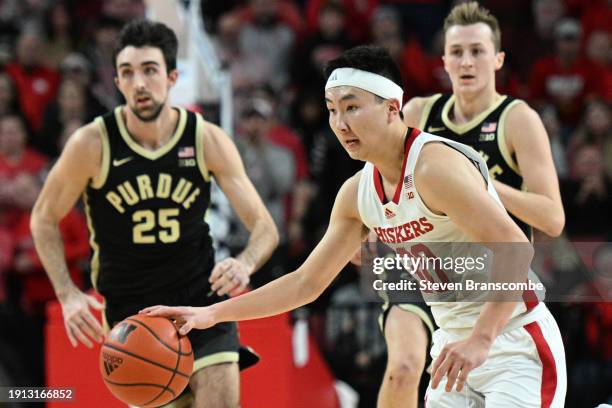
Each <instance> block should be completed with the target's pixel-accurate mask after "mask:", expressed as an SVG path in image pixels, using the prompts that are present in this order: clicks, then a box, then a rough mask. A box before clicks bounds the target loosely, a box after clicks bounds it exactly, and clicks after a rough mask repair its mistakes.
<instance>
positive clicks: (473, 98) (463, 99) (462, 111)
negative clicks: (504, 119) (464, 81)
mask: <svg viewBox="0 0 612 408" xmlns="http://www.w3.org/2000/svg"><path fill="white" fill-rule="evenodd" d="M454 95H455V103H454V104H453V109H452V121H453V122H454V123H456V124H458V125H461V124H463V123H467V122H469V121H470V120H472V119H474V118H475V117H476V116H478V115H479V114H481V113H482V112H484V111H485V110H487V109H488V108H489V107H490V106H491V105H493V104H494V103H495V101H497V99H498V98H499V97H500V95H499V94H498V93H497V92H496V91H495V88H494V87H493V88H491V89H488V88H487V89H484V90H482V91H481V92H479V93H469V94H467V93H465V94H462V93H455V94H454Z"/></svg>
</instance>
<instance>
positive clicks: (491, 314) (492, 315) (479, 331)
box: [471, 302, 518, 343]
mask: <svg viewBox="0 0 612 408" xmlns="http://www.w3.org/2000/svg"><path fill="white" fill-rule="evenodd" d="M517 305H518V302H485V304H484V305H483V307H482V310H481V311H480V315H479V316H478V320H477V321H476V324H475V325H474V329H473V330H472V334H471V335H472V337H480V338H481V339H484V340H486V341H487V342H490V343H493V341H495V338H496V337H497V336H498V335H499V334H500V333H501V332H502V330H503V329H504V327H505V326H506V324H508V321H509V320H510V317H511V316H512V313H513V312H514V309H515V308H516V306H517Z"/></svg>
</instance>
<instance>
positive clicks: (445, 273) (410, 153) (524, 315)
mask: <svg viewBox="0 0 612 408" xmlns="http://www.w3.org/2000/svg"><path fill="white" fill-rule="evenodd" d="M430 142H438V143H444V144H446V145H447V146H449V147H451V148H453V149H455V150H457V151H459V152H460V153H462V154H463V155H464V156H465V157H466V158H467V159H468V160H469V161H470V162H471V163H473V164H474V166H475V167H476V168H477V169H478V171H479V172H480V174H481V175H482V177H483V179H484V180H485V182H486V184H487V191H488V193H489V195H490V196H491V198H492V199H493V200H495V202H497V203H498V204H499V205H500V206H502V203H501V201H500V199H499V196H498V195H497V193H496V192H495V189H494V188H493V185H492V183H491V182H490V179H489V173H488V170H487V165H486V163H485V162H484V160H483V159H482V157H481V156H480V155H479V154H478V153H477V152H476V151H475V150H473V149H472V148H471V147H469V146H466V145H464V144H461V143H458V142H454V141H451V140H448V139H445V138H442V137H438V136H434V135H431V134H429V133H425V132H421V131H420V130H418V129H409V130H408V134H407V138H406V143H405V152H404V163H403V166H402V177H401V179H400V181H399V183H398V185H397V187H396V190H395V194H394V196H393V197H392V199H391V200H388V199H387V198H386V196H385V193H384V190H383V185H382V177H381V174H380V173H379V171H378V169H377V168H376V167H375V166H374V165H373V164H371V163H366V164H365V166H364V168H363V170H362V172H361V178H360V180H359V189H358V207H359V213H360V216H361V219H362V222H363V223H364V225H366V226H367V227H368V228H369V229H370V230H371V231H374V232H375V233H376V235H377V237H378V240H380V241H382V242H383V243H384V244H386V245H387V246H389V247H390V248H392V249H393V250H394V251H395V252H396V253H397V254H399V255H408V256H410V257H419V256H425V257H428V258H435V257H438V258H441V259H449V258H455V259H456V258H457V257H458V256H462V257H464V259H465V257H466V256H468V257H469V256H472V257H476V256H478V254H477V253H474V252H475V251H480V252H482V249H478V250H477V249H476V248H477V247H478V248H483V246H479V245H474V244H472V245H469V244H466V245H463V244H462V243H470V242H473V240H472V239H471V238H470V237H469V236H468V235H467V234H466V233H465V232H463V231H462V230H461V229H460V228H459V227H458V226H457V225H456V224H455V223H453V221H451V219H450V218H449V217H448V216H446V215H439V214H435V213H433V212H432V211H431V210H430V209H429V208H427V206H426V205H425V203H424V202H423V201H422V199H421V197H420V195H419V192H418V191H417V189H416V186H415V183H414V179H413V174H414V168H415V166H416V163H417V161H418V158H419V154H420V152H421V149H422V148H423V146H424V145H425V144H426V143H430ZM466 194H467V192H466ZM502 207H503V206H502ZM428 243H429V245H428ZM485 249H486V248H485ZM481 255H482V253H481ZM485 256H486V255H485ZM412 272H414V275H413V276H414V277H415V278H416V279H417V281H419V287H420V288H421V291H422V293H423V298H424V299H425V301H426V302H427V304H428V305H429V306H430V307H431V311H432V313H433V316H434V318H435V320H436V323H437V324H438V326H440V327H441V328H442V329H445V330H449V329H450V330H453V329H469V328H472V327H474V324H475V322H476V320H477V318H478V316H479V314H480V309H481V308H482V305H483V302H482V301H481V299H482V300H484V299H485V298H486V293H485V292H483V294H484V296H483V297H482V298H477V301H473V300H474V299H475V298H474V297H472V296H470V297H463V298H462V296H465V293H466V292H465V291H455V290H445V289H442V290H438V291H437V290H423V285H421V283H422V281H423V280H427V281H432V282H439V283H448V282H455V283H456V282H459V283H461V284H462V285H464V284H465V283H466V281H467V280H468V279H469V280H471V281H472V282H474V281H480V282H482V281H483V278H484V277H483V276H482V275H481V276H478V274H470V273H455V271H454V270H448V269H446V267H445V268H434V269H432V270H414V271H411V273H412ZM529 278H530V279H531V280H534V278H535V280H536V281H537V278H536V277H535V275H534V274H533V272H531V271H530V274H529ZM447 287H448V286H447ZM461 287H465V286H461ZM434 292H435V293H434ZM472 295H473V292H472ZM523 298H524V299H529V301H525V302H524V303H520V304H519V305H518V306H517V308H516V309H515V311H514V313H513V315H512V319H511V321H510V322H509V323H508V326H507V329H510V328H512V327H516V326H517V325H524V324H526V323H528V322H529V321H533V320H534V319H535V313H529V311H530V310H531V309H533V308H534V307H535V306H536V305H537V303H538V301H537V298H536V297H535V294H534V293H530V294H529V296H525V295H524V296H523ZM468 299H469V300H468ZM538 309H539V308H538Z"/></svg>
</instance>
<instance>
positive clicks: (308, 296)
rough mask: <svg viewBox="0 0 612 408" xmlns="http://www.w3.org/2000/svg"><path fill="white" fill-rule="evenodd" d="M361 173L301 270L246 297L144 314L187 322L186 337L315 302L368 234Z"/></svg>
mask: <svg viewBox="0 0 612 408" xmlns="http://www.w3.org/2000/svg"><path fill="white" fill-rule="evenodd" d="M359 175H360V173H357V174H356V175H355V176H353V177H352V178H350V179H349V180H347V181H346V182H345V183H344V185H343V186H342V188H341V189H340V191H339V193H338V195H337V196H336V201H335V203H334V208H333V210H332V214H331V219H330V222H329V226H328V228H327V231H326V233H325V235H324V236H323V238H322V240H321V242H319V244H318V245H317V247H316V248H315V249H314V250H313V252H312V253H311V254H310V256H309V257H308V259H306V261H305V262H304V264H302V266H300V267H299V268H298V269H297V270H296V271H294V272H291V273H289V274H287V275H285V276H283V277H281V278H278V279H276V280H274V281H272V282H270V283H268V284H267V285H265V286H263V287H261V288H259V289H257V290H254V291H253V292H250V293H247V294H245V295H242V296H238V297H235V298H232V299H230V300H226V301H223V302H220V303H215V304H214V305H212V306H209V307H200V308H198V307H184V306H181V307H167V306H152V307H149V308H146V309H144V310H143V311H142V313H146V314H149V315H151V316H167V317H173V318H175V319H177V321H179V322H182V323H183V324H182V326H181V329H180V331H181V334H185V333H187V332H188V331H189V330H191V329H193V328H196V329H205V328H207V327H210V326H213V325H215V324H217V323H221V322H226V321H240V320H250V319H257V318H261V317H266V316H272V315H275V314H278V313H282V312H286V311H289V310H292V309H295V308H297V307H300V306H302V305H305V304H307V303H310V302H312V301H314V300H315V299H316V298H317V297H319V295H320V294H321V293H322V292H323V290H324V289H325V288H326V287H327V286H329V284H330V283H331V282H332V280H333V279H334V278H335V277H336V275H338V273H339V272H340V271H341V270H342V268H343V267H344V266H345V265H346V264H347V263H348V261H349V260H350V259H351V257H352V256H353V254H354V253H355V248H357V247H358V246H359V244H360V242H361V240H362V239H363V237H364V236H365V233H366V229H365V228H364V226H363V224H362V222H361V219H360V217H359V211H358V209H357V186H358V183H359Z"/></svg>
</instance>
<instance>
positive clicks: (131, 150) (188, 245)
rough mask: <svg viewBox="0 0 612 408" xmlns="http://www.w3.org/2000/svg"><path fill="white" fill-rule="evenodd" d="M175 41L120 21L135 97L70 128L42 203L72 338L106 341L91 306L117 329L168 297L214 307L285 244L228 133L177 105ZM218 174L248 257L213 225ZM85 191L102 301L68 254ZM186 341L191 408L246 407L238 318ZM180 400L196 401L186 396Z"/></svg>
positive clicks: (39, 244)
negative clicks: (221, 248) (70, 265)
mask: <svg viewBox="0 0 612 408" xmlns="http://www.w3.org/2000/svg"><path fill="white" fill-rule="evenodd" d="M177 46H178V44H177V39H176V35H175V34H174V32H173V31H172V30H170V29H169V28H168V27H166V26H165V25H163V24H160V23H154V22H151V21H148V20H139V21H134V22H131V23H129V24H127V25H126V26H125V27H124V28H123V29H122V31H121V33H120V35H119V39H118V42H117V46H116V49H115V53H114V65H115V68H116V78H115V82H116V85H117V87H118V88H119V90H120V91H121V93H122V94H123V97H124V98H125V100H126V104H125V105H123V106H118V107H117V108H116V109H115V110H114V111H112V112H110V113H108V114H106V115H104V116H102V117H98V118H96V119H95V120H94V121H93V122H92V123H90V124H88V125H85V126H83V127H82V128H80V129H78V130H77V131H76V132H75V134H74V135H72V137H71V138H70V140H69V141H68V143H67V145H66V147H65V149H64V151H63V152H62V155H61V157H60V159H59V160H58V162H57V164H56V165H55V166H54V168H53V169H52V171H51V173H50V174H49V177H48V179H47V180H46V183H45V185H44V187H43V190H42V192H41V194H40V196H39V198H38V201H37V202H36V205H35V207H34V209H33V214H32V221H31V229H32V234H33V237H34V242H35V245H36V249H37V250H38V253H39V255H40V258H41V260H42V262H43V265H44V267H45V269H46V271H47V273H48V275H49V278H50V280H51V282H52V284H53V287H54V289H55V292H56V294H57V297H58V299H59V301H60V303H61V306H62V312H63V315H64V325H65V329H66V333H67V335H68V338H69V340H70V342H71V343H72V345H73V346H76V345H77V344H78V342H81V343H83V344H84V345H85V346H87V347H92V340H94V341H98V342H100V341H101V340H102V338H103V334H104V331H103V328H102V325H101V324H100V323H99V322H98V321H97V320H96V319H95V318H94V316H93V315H92V312H91V310H90V308H94V309H104V311H103V320H104V323H107V324H108V325H110V326H112V325H114V324H115V323H117V322H119V321H121V320H123V319H125V318H126V317H128V316H130V315H133V314H135V313H137V312H138V311H139V310H140V309H142V308H143V307H145V306H149V305H154V304H157V303H160V302H164V303H166V302H167V303H170V304H184V303H185V302H187V303H189V304H191V305H193V306H205V305H210V304H213V303H215V302H218V301H220V300H221V299H223V298H224V297H226V296H225V295H227V294H228V293H230V292H233V291H239V290H241V289H243V288H245V287H246V286H247V285H248V283H249V277H250V275H251V274H252V273H253V272H254V271H255V270H256V269H257V268H258V267H260V266H261V265H262V264H263V263H264V262H265V261H266V259H267V258H268V257H269V256H270V254H271V253H272V251H273V249H274V248H275V247H276V245H277V243H278V233H277V230H276V227H275V225H274V222H273V221H272V218H271V216H270V214H269V213H268V211H267V210H266V208H265V207H264V205H263V203H262V201H261V199H260V197H259V196H258V195H257V192H256V191H255V189H254V187H253V185H252V184H251V182H250V181H249V179H248V177H247V175H246V173H245V170H244V167H243V165H242V161H241V159H240V156H239V154H238V152H237V150H236V147H235V146H234V144H233V143H232V141H231V140H230V138H229V137H228V136H227V135H226V134H225V133H224V132H223V131H222V130H221V129H220V128H218V127H217V126H215V125H213V124H211V123H208V122H206V121H205V120H204V119H203V118H202V117H201V116H200V115H199V114H195V113H192V112H188V111H186V110H185V109H182V108H179V107H173V106H170V104H169V103H168V94H169V91H170V89H171V88H172V86H173V85H174V84H175V83H176V80H177V75H178V73H177V70H176V53H177ZM212 177H214V178H215V180H216V182H217V183H218V184H219V186H220V187H221V189H222V190H223V192H224V193H225V195H226V196H227V197H228V199H229V202H230V203H231V205H232V206H233V208H234V209H235V210H236V212H237V214H238V215H239V216H240V218H241V220H242V222H243V223H244V225H245V227H246V228H247V229H248V230H249V231H250V234H251V235H250V239H249V241H248V244H247V246H246V248H245V249H244V251H243V252H242V253H240V254H239V255H238V256H236V257H235V258H228V259H225V260H224V261H221V262H219V263H217V264H215V261H214V251H213V247H212V240H211V237H210V234H209V226H208V224H207V223H206V221H205V213H206V210H207V208H208V206H209V204H210V183H211V178H212ZM81 195H82V196H83V201H84V204H85V210H86V214H87V218H88V225H89V228H90V243H91V247H92V249H93V256H92V259H91V279H92V283H93V285H94V287H95V288H96V289H97V291H98V292H99V293H100V294H102V295H103V296H104V298H105V306H103V305H101V304H100V303H99V302H98V301H96V299H95V298H94V297H92V296H89V295H87V294H85V293H83V292H81V291H80V290H79V289H78V288H77V287H76V286H75V285H74V284H73V282H72V281H71V279H70V276H69V274H68V269H67V267H66V262H65V261H64V250H63V245H62V240H61V238H60V235H59V230H58V223H59V222H60V221H61V219H62V218H63V217H64V216H65V215H66V213H67V212H68V211H69V210H70V209H71V208H72V207H73V206H74V204H75V202H76V201H77V199H78V198H79V196H81ZM189 337H190V340H191V343H192V346H193V350H194V354H195V363H194V372H193V374H192V376H191V378H190V382H189V384H190V389H191V391H192V394H193V398H194V401H193V405H192V406H195V407H203V406H214V407H231V408H235V407H238V405H239V374H238V370H239V368H238V363H239V362H240V363H241V366H244V365H245V364H249V363H251V364H252V363H253V359H254V358H255V359H256V357H254V356H252V355H249V354H248V352H245V353H240V354H239V343H238V333H237V327H236V324H235V323H233V322H226V323H223V324H220V325H217V326H215V327H214V328H211V329H210V330H204V331H201V332H194V335H190V336H189ZM239 355H240V361H239ZM243 356H244V357H250V360H251V361H248V360H249V359H248V358H245V359H244V360H243V359H242V357H243ZM187 398H189V397H187ZM173 404H175V405H174V406H184V405H185V404H189V402H188V401H187V400H186V398H181V397H179V398H178V399H177V400H175V401H174V402H173Z"/></svg>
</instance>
